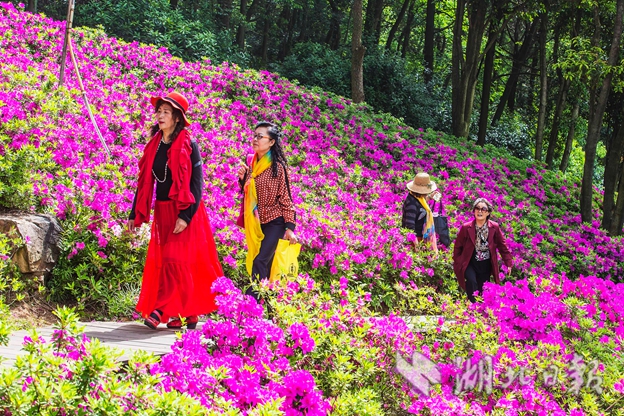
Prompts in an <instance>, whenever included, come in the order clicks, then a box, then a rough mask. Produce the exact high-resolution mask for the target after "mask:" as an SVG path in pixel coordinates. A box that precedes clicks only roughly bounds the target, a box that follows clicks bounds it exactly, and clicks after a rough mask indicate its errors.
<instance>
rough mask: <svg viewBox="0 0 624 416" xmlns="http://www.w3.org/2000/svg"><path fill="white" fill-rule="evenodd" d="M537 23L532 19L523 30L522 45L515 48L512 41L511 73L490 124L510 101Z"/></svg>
mask: <svg viewBox="0 0 624 416" xmlns="http://www.w3.org/2000/svg"><path fill="white" fill-rule="evenodd" d="M516 24H517V25H518V24H523V22H520V21H517V23H516ZM538 24H539V20H538V19H534V20H533V21H532V22H531V23H529V27H528V29H527V30H525V31H523V33H524V40H522V46H520V47H519V48H517V47H516V45H517V42H516V41H514V53H513V57H512V61H513V63H512V66H511V74H510V75H509V78H507V82H506V83H505V89H504V90H503V95H502V96H501V98H500V101H499V102H498V106H497V107H496V112H495V113H494V116H493V117H492V122H491V124H492V126H496V125H497V124H498V121H499V120H500V118H501V117H502V116H503V111H504V110H505V106H506V105H508V104H509V103H510V100H511V97H513V96H514V95H515V90H516V85H517V83H518V78H519V77H520V71H521V70H522V68H523V67H524V65H525V63H526V61H527V59H528V58H529V56H530V54H531V50H532V47H533V40H534V37H535V33H536V31H537V25H538ZM511 101H513V100H511Z"/></svg>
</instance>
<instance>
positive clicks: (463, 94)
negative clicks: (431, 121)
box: [451, 0, 488, 137]
mask: <svg viewBox="0 0 624 416" xmlns="http://www.w3.org/2000/svg"><path fill="white" fill-rule="evenodd" d="M466 9H467V11H468V38H467V40H466V54H465V57H464V52H463V45H462V30H463V21H464V12H465V11H466ZM487 9H488V7H487V1H485V0H468V1H466V3H464V1H462V0H460V1H458V2H457V8H456V11H455V24H454V28H453V57H452V67H451V68H452V69H451V72H452V109H451V113H452V129H453V135H455V136H457V137H468V133H469V132H470V116H471V115H472V106H473V102H474V95H475V87H476V84H477V76H478V74H479V61H480V60H481V56H480V52H481V43H482V41H483V32H484V31H485V22H486V16H487Z"/></svg>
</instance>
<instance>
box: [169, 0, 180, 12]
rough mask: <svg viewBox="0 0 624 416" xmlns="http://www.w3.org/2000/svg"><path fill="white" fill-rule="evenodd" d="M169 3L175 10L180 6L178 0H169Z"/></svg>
mask: <svg viewBox="0 0 624 416" xmlns="http://www.w3.org/2000/svg"><path fill="white" fill-rule="evenodd" d="M169 5H170V6H171V10H175V9H177V8H178V0H169Z"/></svg>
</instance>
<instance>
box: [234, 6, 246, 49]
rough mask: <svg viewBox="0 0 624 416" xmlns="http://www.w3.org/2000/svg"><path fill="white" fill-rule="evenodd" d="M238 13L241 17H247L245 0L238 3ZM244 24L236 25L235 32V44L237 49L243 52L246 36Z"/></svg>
mask: <svg viewBox="0 0 624 416" xmlns="http://www.w3.org/2000/svg"><path fill="white" fill-rule="evenodd" d="M239 10H240V13H241V16H246V15H247V0H241V2H240V9H239ZM245 23H246V22H242V21H241V23H240V24H239V25H238V29H237V30H236V44H237V45H238V47H239V49H240V50H242V51H244V50H245V36H246V31H247V30H246V28H245Z"/></svg>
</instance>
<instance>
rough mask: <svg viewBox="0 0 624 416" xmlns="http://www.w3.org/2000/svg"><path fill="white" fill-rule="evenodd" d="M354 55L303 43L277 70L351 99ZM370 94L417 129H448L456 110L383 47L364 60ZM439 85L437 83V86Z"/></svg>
mask: <svg viewBox="0 0 624 416" xmlns="http://www.w3.org/2000/svg"><path fill="white" fill-rule="evenodd" d="M350 60H351V52H350V50H349V49H346V48H343V49H339V50H335V51H334V50H331V49H329V48H327V46H325V45H322V44H319V43H312V42H308V43H300V44H297V45H296V46H295V47H294V49H293V52H292V54H291V55H289V56H288V57H286V59H284V61H283V62H280V63H275V64H273V65H271V69H272V70H274V71H275V72H278V73H279V74H280V75H282V76H284V77H286V78H290V79H296V80H298V81H299V82H300V83H301V84H303V85H306V86H316V85H319V86H322V88H323V89H324V90H325V91H331V92H333V93H335V94H338V95H342V96H346V97H349V96H351V73H350V71H351V63H350ZM364 80H365V81H364V94H365V99H366V102H367V103H368V104H370V105H371V106H372V107H373V108H375V109H376V110H377V111H383V112H387V113H391V114H392V115H393V116H395V117H397V118H400V119H403V120H404V121H405V122H406V123H407V124H409V125H411V126H413V127H421V126H427V127H432V128H438V129H440V128H444V127H446V122H447V121H448V115H449V113H450V105H449V101H448V97H443V96H442V95H441V94H440V93H439V92H438V91H437V90H436V89H435V88H434V87H433V86H432V87H431V88H434V91H429V90H428V89H427V88H426V87H425V85H424V83H423V82H422V81H421V80H420V78H419V76H417V75H415V74H414V73H413V72H412V71H410V70H409V69H408V65H407V62H406V61H405V60H403V59H402V58H401V57H399V56H397V55H396V54H393V53H391V52H388V51H386V50H385V49H383V48H369V49H368V50H367V51H366V55H364ZM434 84H435V83H434Z"/></svg>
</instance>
